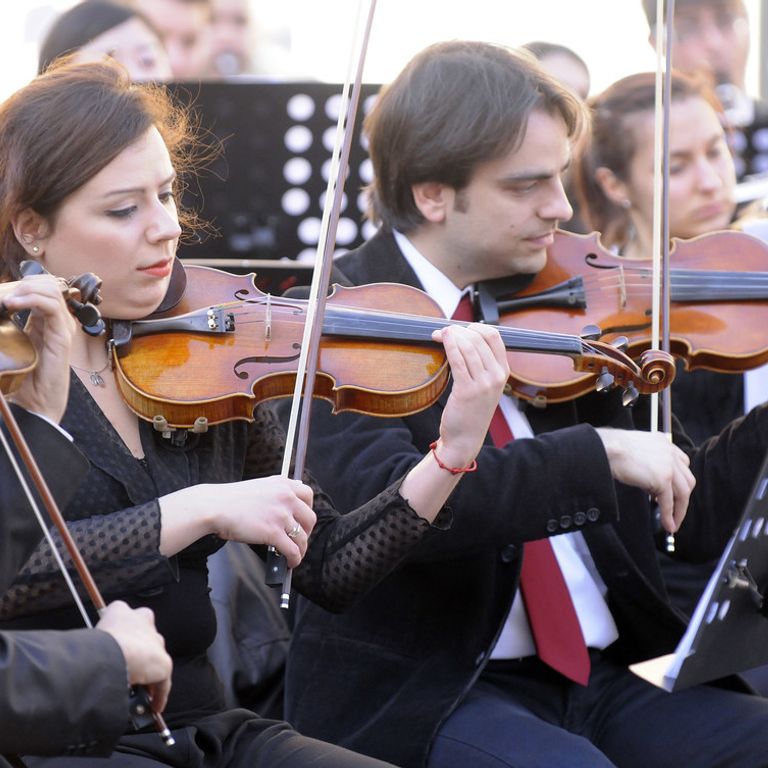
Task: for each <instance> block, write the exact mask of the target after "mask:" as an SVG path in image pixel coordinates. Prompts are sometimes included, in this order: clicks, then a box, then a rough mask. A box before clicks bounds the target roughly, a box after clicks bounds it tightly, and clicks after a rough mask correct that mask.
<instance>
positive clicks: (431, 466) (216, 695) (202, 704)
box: [0, 63, 508, 768]
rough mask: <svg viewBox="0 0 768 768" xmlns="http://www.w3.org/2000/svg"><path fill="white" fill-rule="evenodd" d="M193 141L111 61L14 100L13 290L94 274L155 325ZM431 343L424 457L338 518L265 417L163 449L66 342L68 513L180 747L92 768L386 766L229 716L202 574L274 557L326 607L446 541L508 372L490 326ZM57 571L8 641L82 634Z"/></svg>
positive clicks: (12, 610)
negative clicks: (44, 272)
mask: <svg viewBox="0 0 768 768" xmlns="http://www.w3.org/2000/svg"><path fill="white" fill-rule="evenodd" d="M188 138H189V135H188V131H187V127H186V125H185V122H184V116H183V115H182V114H180V113H179V112H177V111H176V110H175V109H174V108H173V107H172V105H171V104H170V102H169V100H168V97H167V95H166V94H165V92H164V91H162V90H161V89H159V88H157V87H150V86H146V87H143V86H138V85H131V84H130V82H129V80H128V77H127V75H126V73H125V72H124V71H123V70H122V69H121V68H120V67H119V66H118V65H116V64H112V63H104V64H85V65H72V64H67V63H64V64H62V65H59V66H55V67H54V68H53V69H51V70H49V71H48V72H47V73H46V74H44V75H42V76H40V77H38V78H37V79H36V80H34V81H33V82H32V83H31V84H30V85H29V86H27V87H26V88H23V89H22V90H20V91H19V92H17V93H16V94H15V95H14V96H12V97H11V98H10V99H9V100H8V101H7V102H6V103H5V104H4V105H3V106H2V108H0V167H2V169H3V173H2V182H1V185H2V186H1V187H0V245H1V246H2V255H3V259H4V263H5V270H6V273H7V274H9V275H11V274H14V273H15V271H16V269H17V265H18V263H19V261H20V260H21V259H22V258H33V259H37V260H39V261H40V262H41V263H42V264H43V265H44V266H45V267H46V268H47V269H48V270H49V271H51V272H53V273H56V274H62V275H68V274H70V273H72V272H77V271H82V270H83V269H86V268H87V269H89V270H92V271H94V272H97V273H98V274H99V276H100V277H101V278H102V279H103V288H102V297H103V302H102V304H101V309H102V313H103V315H104V316H105V318H108V319H111V320H117V319H119V320H135V319H139V318H142V317H144V316H146V315H147V314H149V313H151V312H153V311H154V310H155V309H156V308H157V307H158V306H159V305H160V304H161V302H162V301H163V299H164V297H165V296H166V293H167V292H168V290H169V283H170V281H171V275H172V272H173V269H174V253H175V250H176V245H177V242H178V239H179V237H180V235H181V232H182V226H183V221H184V220H185V216H184V214H183V213H182V214H180V213H179V211H178V210H177V206H176V202H175V197H174V193H175V190H176V189H177V188H178V185H179V183H180V182H179V181H178V176H177V175H178V174H181V173H182V172H183V171H184V170H185V163H184V158H185V155H184V149H185V147H186V146H188V145H187V144H186V141H187V139H188ZM180 218H181V219H182V221H181V222H180ZM86 265H87V267H86ZM436 339H437V340H438V341H442V342H443V344H444V346H445V351H446V354H447V357H448V359H449V362H450V364H451V366H452V370H453V375H454V382H455V383H454V387H453V391H452V394H451V396H450V398H449V400H448V402H447V403H446V407H445V411H444V417H443V419H442V422H441V426H440V429H439V432H438V433H436V434H435V436H434V438H433V439H435V440H437V443H436V446H435V449H434V451H433V452H429V451H426V452H425V453H426V455H425V456H424V457H423V458H422V460H421V461H419V462H416V463H414V464H413V465H411V466H404V467H403V472H402V475H401V477H400V478H398V479H397V480H396V481H394V482H393V483H392V484H391V485H390V486H389V488H387V489H386V490H385V491H383V492H382V493H380V494H378V495H376V497H375V498H374V499H373V500H372V501H370V502H368V503H366V504H364V505H362V506H359V508H358V509H356V510H355V511H353V512H350V513H349V514H347V515H344V516H340V515H339V514H338V513H336V512H335V511H334V509H333V507H332V506H331V504H330V501H329V499H328V498H327V497H326V496H325V495H323V493H322V492H321V491H320V489H319V488H318V487H317V486H316V485H314V484H313V483H312V481H311V480H310V479H308V481H307V484H305V483H303V482H299V481H297V480H289V479H286V478H282V477H280V476H277V475H276V472H277V471H278V470H279V464H280V460H281V458H282V453H283V450H284V445H283V435H282V431H281V429H280V427H279V425H278V424H277V422H276V421H275V419H274V417H273V416H272V413H271V411H270V410H269V409H268V408H266V407H264V406H259V407H257V409H256V411H255V413H254V421H253V423H248V422H245V421H238V422H228V423H225V424H220V425H217V426H213V427H211V428H209V430H208V431H207V432H206V433H205V434H199V435H189V437H188V439H187V440H186V441H184V442H183V443H182V442H181V441H179V442H177V443H173V442H170V441H168V440H167V439H165V438H163V437H162V436H161V435H160V433H158V432H156V431H154V430H153V428H152V427H151V426H150V425H149V424H148V423H146V422H143V421H142V422H139V421H138V419H137V417H136V416H134V415H133V413H132V412H130V411H129V410H128V408H127V406H126V405H125V404H124V402H123V401H122V399H121V398H120V396H119V395H118V391H117V388H116V385H115V383H114V381H113V379H112V377H111V375H110V373H109V370H108V365H107V350H106V349H105V346H104V339H103V338H101V339H100V338H96V337H90V336H87V335H86V334H84V333H78V334H77V335H76V337H75V339H74V343H73V350H72V369H73V372H72V378H71V392H70V396H69V400H68V404H67V410H66V412H65V414H64V418H63V421H62V424H63V426H64V427H65V428H66V429H67V430H68V431H69V432H70V433H71V434H72V436H73V437H74V440H75V442H76V444H77V445H78V447H79V448H80V449H81V450H82V451H83V453H84V454H85V455H86V457H87V458H88V460H89V472H88V476H87V478H86V479H85V481H84V482H83V483H82V484H81V485H80V487H79V488H78V490H77V493H76V494H75V496H74V498H73V500H72V501H71V502H70V503H69V504H68V505H67V507H66V509H65V516H66V517H67V518H68V520H69V524H70V527H71V529H72V531H73V534H74V535H75V538H76V541H77V542H78V543H79V544H80V548H81V550H82V551H83V553H84V555H85V557H86V559H87V561H88V564H89V565H90V566H91V567H92V570H93V572H94V577H95V579H96V580H97V581H98V583H99V586H100V587H101V589H102V590H103V591H104V592H105V593H107V594H109V595H112V596H121V597H122V598H123V599H125V600H126V601H127V602H128V603H130V604H131V605H134V606H136V605H145V606H149V607H151V608H152V609H153V610H154V612H155V616H156V618H157V626H158V629H159V631H160V632H161V633H162V634H163V635H164V637H165V640H166V643H167V647H168V651H169V653H170V654H171V656H172V657H173V660H174V676H173V688H172V691H171V696H170V699H169V702H168V706H167V709H166V711H165V717H166V721H167V722H168V724H169V726H170V727H171V728H172V729H173V732H174V736H175V738H176V741H177V745H176V746H175V747H167V746H165V745H163V744H162V743H161V741H160V740H159V739H158V737H157V735H156V734H154V733H140V734H126V735H125V736H124V738H123V739H121V741H120V743H119V744H118V746H117V748H116V751H115V753H114V754H113V756H112V757H111V758H109V759H107V760H105V761H103V762H102V763H99V764H100V765H101V764H103V765H110V766H112V765H114V766H121V765H126V766H129V765H130V766H136V765H147V766H150V765H185V766H195V765H197V766H203V765H205V766H222V767H223V766H233V767H235V766H246V765H247V766H257V765H258V766H269V765H281V766H283V765H285V766H293V765H295V766H299V765H307V764H309V763H311V764H312V765H318V766H322V765H327V766H329V767H330V766H334V768H337V767H338V766H346V765H349V766H352V765H355V766H356V765H360V766H363V765H379V764H380V763H379V762H378V761H375V760H371V759H369V758H365V757H360V756H357V755H354V754H353V753H350V752H347V751H345V750H342V749H339V748H336V747H333V746H331V745H327V744H323V743H321V742H316V741H314V740H311V739H306V738H304V737H302V736H300V735H299V734H297V733H296V732H295V731H293V730H292V729H291V728H290V727H289V726H288V725H287V724H286V723H281V722H274V721H269V720H264V719H261V718H259V717H258V715H255V714H254V713H253V712H250V711H245V710H229V711H228V710H226V709H225V708H224V706H223V698H222V691H221V689H220V684H219V682H218V680H217V679H216V677H215V673H214V672H213V670H212V667H211V666H210V665H209V663H208V661H207V658H206V648H207V647H208V645H209V644H210V642H211V641H212V639H213V636H214V634H215V630H216V627H215V620H214V618H213V609H212V606H211V603H210V600H209V596H208V588H207V578H206V577H207V572H206V558H207V556H208V555H209V554H211V553H212V552H214V551H215V550H216V549H217V548H218V547H220V546H221V545H222V543H223V541H224V540H226V539H236V540H239V541H243V542H246V543H249V544H253V545H272V546H274V547H276V548H277V550H278V551H279V552H281V553H282V554H283V555H284V556H285V558H286V560H287V562H288V564H289V565H290V566H291V567H296V568H297V570H296V573H295V579H294V583H295V585H296V586H297V588H298V589H300V590H302V591H303V592H304V593H305V594H307V595H308V596H310V597H311V598H312V599H315V600H319V601H321V602H323V604H324V605H325V606H327V607H328V608H331V609H333V610H338V609H341V608H344V607H345V606H347V605H348V604H349V603H350V602H352V601H354V600H355V599H357V598H358V597H359V596H360V595H361V594H362V593H363V592H365V591H366V590H368V589H370V588H371V587H372V586H373V585H374V584H375V583H376V582H377V581H379V580H380V579H381V578H382V577H383V576H384V575H385V574H386V573H387V572H388V571H389V570H391V568H393V567H394V566H395V565H396V564H397V563H398V562H400V561H401V560H402V559H403V558H405V557H407V556H408V553H409V552H410V551H411V550H412V549H413V548H414V546H416V545H417V544H420V543H422V542H425V541H428V540H429V539H431V538H433V537H435V536H440V535H442V533H443V531H442V529H443V528H445V527H446V526H449V525H450V514H451V513H450V511H449V510H448V509H445V508H444V506H443V505H444V503H445V500H446V499H447V497H448V495H449V493H450V492H451V490H452V489H453V488H454V487H455V485H456V483H457V482H458V480H459V478H460V477H461V472H457V473H454V472H449V471H446V470H445V469H444V468H442V467H449V468H456V469H463V468H466V467H468V466H469V465H470V464H471V463H472V461H473V459H474V457H475V454H476V453H477V451H478V450H479V447H480V444H481V442H482V439H483V436H484V433H485V430H486V428H487V425H488V422H489V420H490V417H491V414H492V411H493V408H494V407H495V403H496V402H497V400H498V397H499V393H500V392H501V388H502V386H503V384H504V382H505V380H506V377H507V373H508V370H507V365H506V359H505V355H504V350H503V346H502V345H501V342H500V340H499V337H498V334H497V333H496V332H495V331H494V330H493V329H490V328H484V327H482V326H478V325H473V326H471V327H462V328H451V329H449V330H447V331H446V332H443V333H442V335H441V334H439V333H438V335H437V337H436ZM212 364H213V362H212ZM470 404H471V408H470ZM441 465H442V466H441ZM50 560H51V558H50V553H48V552H46V550H45V548H44V547H42V548H39V549H38V551H37V552H35V553H33V555H32V556H31V557H30V559H29V561H28V562H27V564H26V566H25V568H24V569H23V570H22V572H21V574H20V575H19V578H18V579H17V583H16V586H15V587H13V588H12V589H11V590H10V591H9V592H8V593H6V595H5V596H4V597H3V598H2V605H1V606H0V612H1V613H2V616H3V617H4V618H6V619H9V621H8V622H7V624H8V625H11V624H13V625H15V626H25V627H37V626H69V625H70V624H71V623H73V622H74V621H75V620H76V619H75V618H74V616H73V612H72V611H70V610H69V609H68V607H67V605H66V602H65V601H66V598H65V597H63V596H62V594H61V589H60V588H59V585H58V580H57V577H56V574H55V573H54V570H53V567H52V566H51V562H50ZM30 762H31V763H32V764H33V765H48V764H51V765H54V764H55V765H56V766H64V765H80V764H81V762H80V761H79V759H76V758H71V759H57V760H56V761H55V763H48V762H46V761H45V760H39V761H30ZM91 764H93V763H92V762H89V763H88V765H91Z"/></svg>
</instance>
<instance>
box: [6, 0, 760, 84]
mask: <svg viewBox="0 0 768 768" xmlns="http://www.w3.org/2000/svg"><path fill="white" fill-rule="evenodd" d="M246 2H247V0H246ZM74 4H75V3H74V2H73V1H72V0H46V1H42V0H20V1H19V2H4V3H3V7H2V11H0V20H1V21H2V23H1V24H0V45H1V46H2V47H1V48H0V50H2V51H3V58H4V60H5V66H4V67H3V68H2V70H1V71H0V98H5V96H7V95H8V94H9V93H11V92H12V91H13V90H15V89H16V88H18V87H19V86H21V85H23V84H24V83H25V82H26V81H27V80H29V79H30V78H31V77H32V76H33V75H34V74H35V71H36V61H37V51H38V45H39V41H40V40H41V39H42V36H43V35H44V34H45V32H46V31H47V29H48V27H49V25H50V24H51V23H52V21H53V19H54V18H55V17H56V15H57V14H58V13H60V12H61V11H64V10H66V9H67V8H69V7H70V6H72V5H74ZM746 5H747V7H748V10H749V15H750V29H751V33H752V35H753V38H754V39H753V43H752V52H753V55H752V56H751V61H750V62H749V69H748V88H749V89H750V90H751V91H753V92H754V93H758V91H759V88H760V85H759V72H760V61H759V56H758V55H757V53H756V52H757V51H758V50H759V48H758V44H759V40H758V38H759V35H760V31H761V30H762V29H763V28H764V27H765V26H766V25H768V19H766V18H765V17H764V16H763V14H764V13H765V9H764V6H765V3H764V2H763V0H746ZM248 6H249V11H250V14H251V18H252V27H253V29H252V38H253V45H254V52H255V58H256V61H257V62H258V72H257V74H258V75H260V76H264V77H276V78H280V77H292V78H299V79H302V78H307V77H311V78H316V79H318V80H321V81H325V82H342V81H343V79H344V76H345V74H346V68H347V61H348V58H349V49H350V38H351V30H352V28H353V22H354V17H355V14H356V9H357V2H356V0H324V2H322V3H320V2H317V1H316V0H251V1H250V3H248ZM761 6H763V7H761ZM647 37H648V26H647V24H646V21H645V18H644V16H643V12H642V10H641V5H640V0H580V2H573V0H538V2H536V3H527V2H526V3H523V2H521V1H520V0H517V2H515V1H514V0H513V1H512V2H507V3H499V2H498V0H474V1H473V2H472V3H470V4H467V5H466V6H465V5H464V4H459V3H456V4H454V3H446V2H444V0H380V1H379V3H378V7H377V11H376V18H375V21H374V28H373V35H372V39H371V43H370V50H369V53H368V57H367V61H366V68H365V78H366V80H368V81H369V82H374V83H381V82H386V81H387V80H390V79H392V78H393V77H394V76H395V75H396V74H397V72H398V71H399V70H400V69H401V68H402V66H403V64H404V63H405V62H406V61H407V60H408V59H409V58H410V57H411V56H412V55H413V54H414V53H416V52H417V51H418V50H420V49H421V48H423V47H424V46H426V45H428V44H429V43H432V42H435V41H438V40H446V39H451V38H467V39H482V40H487V41H491V42H498V43H504V44H507V45H513V46H514V45H521V44H523V43H525V42H528V41H530V40H536V39H544V40H550V41H553V42H558V43H561V44H564V45H567V46H568V47H570V48H572V49H573V50H574V51H576V53H578V54H579V55H580V56H581V57H582V58H583V59H584V61H585V62H586V63H587V66H588V67H589V70H590V72H591V75H592V91H593V92H597V91H600V90H602V89H603V88H604V87H605V86H607V85H608V84H609V83H611V82H612V81H614V80H616V79H618V78H619V77H622V76H623V75H626V74H629V73H632V72H637V71H640V70H643V69H650V68H653V67H654V66H655V56H654V54H653V52H652V50H651V48H650V47H649V45H648V41H647ZM763 58H765V57H763Z"/></svg>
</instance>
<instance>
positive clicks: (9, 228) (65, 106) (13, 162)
mask: <svg viewBox="0 0 768 768" xmlns="http://www.w3.org/2000/svg"><path fill="white" fill-rule="evenodd" d="M153 126H155V127H156V128H157V129H158V131H159V132H160V134H161V136H162V137H163V139H164V141H165V144H166V146H167V147H168V152H169V153H170V156H171V161H172V162H173V165H174V168H175V169H176V171H177V173H178V174H180V177H181V176H183V174H184V173H188V172H190V171H191V170H193V166H194V165H195V164H196V162H195V152H196V148H195V147H196V145H195V141H194V140H193V133H192V131H191V130H190V121H189V116H188V113H187V112H186V111H184V110H182V109H180V108H179V107H177V106H175V105H174V104H173V103H172V102H171V100H170V97H169V96H168V94H167V92H166V91H165V89H163V88H162V87H161V86H157V85H150V84H141V85H138V84H134V83H132V82H131V80H130V78H129V76H128V74H127V72H126V71H125V70H124V69H123V68H122V67H121V66H120V65H119V64H117V63H116V62H114V61H111V60H105V61H103V62H99V63H92V64H74V63H72V62H71V61H69V60H67V59H62V60H60V62H59V63H57V64H55V65H54V66H53V67H51V68H50V69H48V70H47V71H46V72H45V73H44V74H42V75H40V76H38V77H37V78H35V79H34V80H33V81H32V82H31V83H30V84H29V85H27V86H25V87H24V88H22V89H21V90H19V91H17V92H16V93H15V94H13V95H12V96H11V97H10V98H9V99H7V100H6V101H5V102H4V103H3V104H2V105H0V253H1V254H2V271H0V279H3V278H5V279H8V277H12V276H15V275H16V272H17V265H18V263H19V261H20V260H21V259H23V258H25V257H26V254H25V251H24V250H23V248H22V247H21V245H19V243H18V242H17V241H16V238H15V236H14V232H13V220H14V218H15V217H16V215H17V214H19V213H20V212H21V211H23V210H25V209H31V210H32V211H34V212H35V213H37V214H39V215H40V216H42V217H43V218H44V219H45V220H46V221H47V222H48V225H49V226H51V227H53V226H54V225H55V218H56V214H57V212H58V210H59V209H60V207H61V205H62V204H63V203H64V201H65V200H66V199H67V198H68V197H69V196H70V195H71V194H72V193H73V192H75V191H76V190H78V189H79V188H80V187H82V186H83V185H84V184H85V183H86V182H88V181H89V180H90V179H92V178H93V177H94V176H95V175H96V174H97V173H98V172H99V171H101V169H102V168H104V167H105V166H106V165H108V164H109V163H110V162H111V161H112V160H113V159H114V158H115V157H116V156H117V155H119V154H120V152H122V151H123V150H124V149H125V148H126V147H128V146H130V145H131V144H133V143H134V142H136V141H137V140H138V139H139V138H141V137H142V136H143V135H144V134H145V133H146V132H147V131H148V130H149V129H150V128H151V127H153ZM179 183H181V182H179ZM179 218H180V220H181V223H182V225H184V226H186V227H190V226H192V225H194V224H195V223H196V221H195V217H194V215H193V214H191V213H189V212H184V211H181V212H180V214H179Z"/></svg>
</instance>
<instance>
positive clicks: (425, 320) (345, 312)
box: [323, 306, 583, 355]
mask: <svg viewBox="0 0 768 768" xmlns="http://www.w3.org/2000/svg"><path fill="white" fill-rule="evenodd" d="M450 325H463V326H466V325H469V323H466V322H463V321H459V320H446V319H445V318H442V317H440V318H438V317H423V316H420V315H404V314H397V313H388V312H378V311H371V310H360V309H355V308H352V307H343V306H342V307H331V306H328V307H326V314H325V318H324V322H323V335H324V336H342V337H346V338H366V339H381V340H382V341H404V342H411V343H414V342H416V343H418V342H421V343H425V344H434V343H435V342H434V341H433V340H432V333H433V331H435V330H438V329H440V328H446V327H447V326H450ZM496 328H497V330H498V331H499V335H500V336H501V339H502V341H503V342H504V346H505V347H506V348H507V349H508V350H510V351H517V352H542V353H546V354H562V355H580V354H581V353H582V352H583V342H582V339H581V338H580V337H579V336H573V335H570V334H564V333H548V332H546V331H528V330H525V329H522V328H510V327H507V326H496Z"/></svg>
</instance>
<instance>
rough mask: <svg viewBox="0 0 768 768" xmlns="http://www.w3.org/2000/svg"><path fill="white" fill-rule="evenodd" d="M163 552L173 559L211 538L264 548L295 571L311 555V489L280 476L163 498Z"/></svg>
mask: <svg viewBox="0 0 768 768" xmlns="http://www.w3.org/2000/svg"><path fill="white" fill-rule="evenodd" d="M159 501H160V513H161V532H160V551H161V552H162V553H163V554H164V555H166V556H168V557H170V556H171V555H174V554H176V553H177V552H179V551H180V550H182V549H184V547H187V546H189V545H190V544H192V543H193V542H195V541H197V540H198V539H200V538H202V537H203V536H206V535H208V534H211V533H212V534H215V535H216V536H218V537H219V538H221V539H227V540H232V541H242V542H245V543H246V544H266V545H268V546H273V547H275V548H276V549H277V550H278V551H279V552H280V554H282V555H283V556H284V557H285V559H286V561H287V563H288V566H289V567H290V568H295V567H296V566H297V565H298V564H299V563H300V562H301V560H302V558H303V557H304V554H305V553H306V551H307V541H308V539H309V535H310V533H311V532H312V529H313V528H314V525H315V522H316V519H317V518H316V516H315V513H314V511H313V510H312V501H313V493H312V489H311V488H310V487H309V486H308V485H305V484H304V483H302V482H300V481H298V480H292V479H289V478H285V477H280V476H279V475H274V476H272V477H263V478H256V479H253V480H243V481H241V482H238V483H222V484H220V485H209V484H206V485H195V486H191V487H190V488H184V489H182V490H180V491H176V492H174V493H171V494H168V495H167V496H163V497H161V498H160V500H159Z"/></svg>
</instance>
